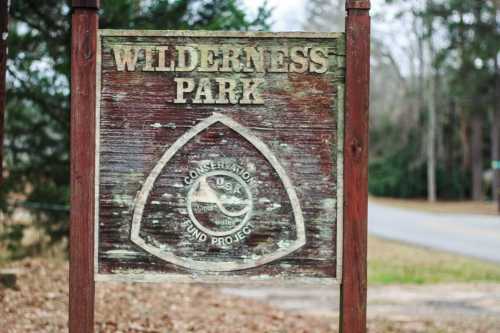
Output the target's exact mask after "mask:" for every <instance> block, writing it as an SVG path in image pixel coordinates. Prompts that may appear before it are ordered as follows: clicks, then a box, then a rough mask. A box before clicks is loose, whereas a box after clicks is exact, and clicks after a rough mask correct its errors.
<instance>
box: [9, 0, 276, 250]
mask: <svg viewBox="0 0 500 333" xmlns="http://www.w3.org/2000/svg"><path fill="white" fill-rule="evenodd" d="M70 2H71V1H64V0H44V1H37V0H23V1H13V2H12V7H11V22H10V34H9V40H8V43H9V44H8V47H9V59H8V74H7V75H8V82H7V83H8V95H7V100H8V105H7V117H6V135H5V136H6V143H5V154H6V158H5V163H6V170H7V178H6V180H5V182H4V184H2V187H1V190H0V208H1V209H2V211H4V212H5V213H7V214H8V213H11V212H12V210H13V208H14V206H15V204H14V203H13V199H12V198H13V197H14V196H15V197H20V198H21V200H26V201H27V202H28V203H32V204H31V205H29V206H30V207H33V206H36V209H33V208H31V211H32V213H33V214H34V215H35V216H36V217H37V221H36V223H37V225H38V226H39V227H40V228H41V229H43V230H44V231H45V232H47V233H48V234H49V235H50V236H51V237H52V240H53V241H57V240H59V239H61V238H62V237H64V236H65V235H66V233H67V229H68V224H67V220H68V211H67V209H66V210H61V209H60V206H61V205H62V206H63V207H64V206H65V205H67V204H68V199H69V119H70V117H69V115H70V110H69V108H70V104H69V97H70V96H69V93H70V90H69V82H70V41H71V40H70V39H71V25H70V22H71V15H70V14H71V13H70V7H69V6H70V5H69V4H70ZM269 17H270V11H269V10H268V9H267V5H265V6H264V7H262V8H260V10H259V11H258V15H257V17H255V18H252V19H250V18H249V17H248V16H247V15H246V14H245V12H244V10H243V9H242V5H241V4H240V3H239V2H238V1H237V0H175V1H173V0H156V1H154V0H153V1H145V0H144V1H140V0H106V1H102V9H101V13H100V27H101V28H115V29H118V28H121V29H124V28H133V29H207V30H218V29H226V30H266V29H268V28H269V25H268V21H269ZM33 203H34V204H33ZM39 203H42V204H43V205H42V208H43V209H40V208H41V206H40V204H39ZM52 205H55V206H52ZM28 209H30V208H28ZM21 232H22V231H21ZM15 234H16V235H18V231H17V230H16V232H15ZM16 239H17V236H16Z"/></svg>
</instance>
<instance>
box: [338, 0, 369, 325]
mask: <svg viewBox="0 0 500 333" xmlns="http://www.w3.org/2000/svg"><path fill="white" fill-rule="evenodd" d="M368 8H369V1H348V3H347V9H348V15H347V19H346V40H347V41H346V118H345V141H344V151H345V154H344V170H345V171H344V177H345V178H344V179H345V187H344V190H345V191H344V193H345V209H344V251H343V266H344V267H345V269H344V270H343V279H342V287H341V295H342V296H341V310H340V316H341V317H340V329H341V332H344V333H364V332H366V287H367V285H366V283H367V271H366V269H367V262H366V260H367V211H368V110H369V80H370V16H369V11H368Z"/></svg>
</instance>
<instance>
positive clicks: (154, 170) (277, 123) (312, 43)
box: [69, 0, 370, 333]
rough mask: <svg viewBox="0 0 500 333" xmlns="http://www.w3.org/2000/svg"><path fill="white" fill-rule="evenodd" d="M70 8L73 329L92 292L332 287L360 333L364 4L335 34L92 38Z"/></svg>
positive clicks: (92, 29) (82, 324) (93, 9)
mask: <svg viewBox="0 0 500 333" xmlns="http://www.w3.org/2000/svg"><path fill="white" fill-rule="evenodd" d="M98 9H99V0H73V14H72V53H71V57H72V64H71V217H70V218H71V224H70V274H69V282H70V283H69V296H70V297H69V331H70V332H71V333H80V332H82V333H84V332H85V333H87V332H92V331H93V328H94V326H93V325H94V324H93V319H94V296H95V295H94V294H95V293H94V281H95V280H99V281H110V280H124V281H149V282H156V281H196V282H228V281H230V282H245V283H270V282H273V283H276V282H282V283H284V282H292V283H313V284H319V283H321V284H339V283H340V290H341V305H340V330H341V331H342V332H350V333H362V332H366V250H367V248H366V244H367V193H368V192H367V179H368V172H367V162H368V104H369V70H370V66H369V56H370V17H369V9H370V2H369V1H368V0H347V1H346V9H347V16H346V33H345V34H343V33H339V34H337V33H328V34H316V33H313V34H311V33H278V34H275V33H237V32H193V31H131V30H126V31H114V30H102V31H100V32H99V31H98V15H97V12H98Z"/></svg>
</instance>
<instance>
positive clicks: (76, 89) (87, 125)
mask: <svg viewBox="0 0 500 333" xmlns="http://www.w3.org/2000/svg"><path fill="white" fill-rule="evenodd" d="M97 24H98V18H97V10H88V9H78V8H77V9H75V10H74V12H73V18H72V45H71V213H70V277H69V278H70V279H69V331H70V332H71V333H80V332H81V333H88V332H93V329H94V327H93V326H94V255H93V253H94V252H93V249H94V166H95V160H94V156H95V144H94V143H95V101H96V81H95V74H96V46H97Z"/></svg>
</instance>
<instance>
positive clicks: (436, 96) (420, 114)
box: [0, 0, 500, 257]
mask: <svg viewBox="0 0 500 333" xmlns="http://www.w3.org/2000/svg"><path fill="white" fill-rule="evenodd" d="M373 5H374V6H375V5H376V6H377V8H374V11H373V13H374V15H373V21H374V27H377V26H381V27H383V26H384V23H391V26H394V24H392V23H394V22H399V26H400V28H398V30H397V31H395V30H391V31H376V30H374V31H373V35H372V36H373V37H372V85H371V118H370V126H371V127H370V140H371V142H370V165H369V171H370V180H369V190H370V193H371V194H372V195H375V196H390V197H399V198H427V199H428V200H429V201H436V200H478V201H482V200H499V195H500V193H499V191H500V170H497V171H494V170H493V168H492V162H493V161H498V160H500V71H499V61H500V27H499V22H500V1H497V0H485V1H475V0H425V1H420V0H412V1H402V0H386V1H377V2H376V4H375V3H374V4H373ZM304 10H305V13H304V17H305V20H304V22H303V23H302V28H303V30H306V31H339V30H343V29H344V27H343V22H344V16H345V11H344V1H342V0H309V1H307V5H306V6H305V8H304ZM272 11H273V8H271V6H269V5H268V4H266V3H264V4H263V5H262V6H260V7H259V8H258V9H257V10H256V12H255V13H253V14H252V15H249V14H248V12H249V11H248V10H247V8H246V7H245V4H244V3H242V2H240V1H237V0H176V1H168V0H148V1H145V0H142V1H141V0H105V1H102V9H101V13H100V27H102V28H116V29H118V28H119V29H125V28H134V29H207V30H242V31H244V30H270V29H271V28H272V25H273V22H272V21H271V14H272ZM70 14H71V13H70V5H69V1H66V0H47V1H43V2H40V1H36V0H23V1H16V0H14V1H12V5H11V9H10V26H9V30H10V31H9V37H8V38H9V39H8V47H9V55H8V62H7V111H6V119H5V126H6V133H5V142H4V153H5V159H4V181H3V183H2V186H1V188H0V220H1V221H2V224H1V225H0V244H2V245H1V247H0V249H3V248H5V249H7V251H2V253H5V256H10V257H22V256H25V255H29V254H33V253H36V252H38V251H39V250H40V247H42V246H46V245H48V244H49V245H50V244H56V243H61V241H62V242H63V243H64V241H65V240H66V237H67V233H68V215H69V214H68V213H69V206H68V200H69V116H70V115H69V112H70V110H69V105H70V103H69V101H70V90H69V82H70V80H69V75H70V49H69V48H70V36H71V27H70ZM395 41H399V43H396V42H395ZM20 211H21V212H22V215H28V216H29V223H19V220H20V219H19V212H20ZM21 220H23V219H22V218H21ZM30 230H31V232H33V231H35V232H36V234H37V235H38V236H37V241H35V242H30V244H29V246H27V245H26V244H25V243H23V240H25V239H26V235H27V233H29V232H30ZM2 256H4V254H2Z"/></svg>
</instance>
